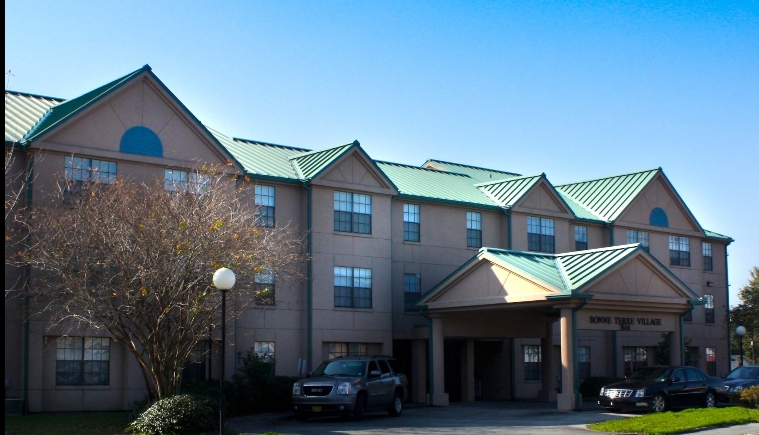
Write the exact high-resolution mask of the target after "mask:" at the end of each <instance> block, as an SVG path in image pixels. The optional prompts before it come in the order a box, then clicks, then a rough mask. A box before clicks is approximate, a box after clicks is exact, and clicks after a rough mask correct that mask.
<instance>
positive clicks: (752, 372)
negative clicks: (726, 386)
mask: <svg viewBox="0 0 759 435" xmlns="http://www.w3.org/2000/svg"><path fill="white" fill-rule="evenodd" d="M727 378H728V379H759V367H738V368H737V369H735V370H733V371H732V372H730V373H728V375H727Z"/></svg>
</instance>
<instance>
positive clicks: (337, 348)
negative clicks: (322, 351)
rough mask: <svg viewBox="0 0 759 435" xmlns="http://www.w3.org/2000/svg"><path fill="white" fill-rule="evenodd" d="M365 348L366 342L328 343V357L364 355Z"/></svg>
mask: <svg viewBox="0 0 759 435" xmlns="http://www.w3.org/2000/svg"><path fill="white" fill-rule="evenodd" d="M366 348H367V345H366V343H330V344H329V359H334V358H337V357H341V356H364V355H366Z"/></svg>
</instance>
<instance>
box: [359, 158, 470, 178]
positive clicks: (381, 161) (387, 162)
mask: <svg viewBox="0 0 759 435" xmlns="http://www.w3.org/2000/svg"><path fill="white" fill-rule="evenodd" d="M374 163H382V164H385V165H393V166H403V167H405V168H410V169H419V170H422V171H430V172H435V173H438V174H445V175H457V176H460V177H466V178H472V177H471V176H469V175H467V174H462V173H461V172H452V171H443V170H441V169H435V168H425V167H422V166H414V165H410V164H408V163H398V162H389V161H387V160H374Z"/></svg>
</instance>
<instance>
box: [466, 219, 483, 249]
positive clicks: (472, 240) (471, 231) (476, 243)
mask: <svg viewBox="0 0 759 435" xmlns="http://www.w3.org/2000/svg"><path fill="white" fill-rule="evenodd" d="M466 246H467V247H468V248H482V213H480V212H477V211H468V212H466Z"/></svg>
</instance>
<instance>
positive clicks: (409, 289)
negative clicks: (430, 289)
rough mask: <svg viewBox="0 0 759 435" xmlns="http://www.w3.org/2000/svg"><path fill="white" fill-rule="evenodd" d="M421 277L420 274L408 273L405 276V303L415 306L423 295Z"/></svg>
mask: <svg viewBox="0 0 759 435" xmlns="http://www.w3.org/2000/svg"><path fill="white" fill-rule="evenodd" d="M421 281H422V278H421V275H419V274H418V273H406V274H404V275H403V302H405V303H407V304H413V303H414V302H416V301H418V300H419V297H420V296H421V295H422V290H421V285H420V284H421Z"/></svg>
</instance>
